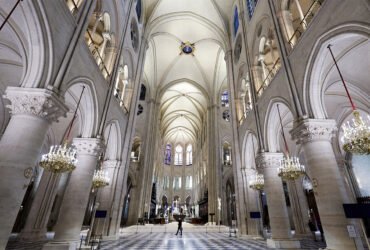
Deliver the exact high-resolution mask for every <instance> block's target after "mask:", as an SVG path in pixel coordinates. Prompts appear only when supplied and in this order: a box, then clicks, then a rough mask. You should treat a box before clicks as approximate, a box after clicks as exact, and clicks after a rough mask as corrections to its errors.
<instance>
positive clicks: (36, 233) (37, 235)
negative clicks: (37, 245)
mask: <svg viewBox="0 0 370 250" xmlns="http://www.w3.org/2000/svg"><path fill="white" fill-rule="evenodd" d="M17 238H18V239H20V240H21V241H42V240H46V239H47V237H46V231H41V230H31V231H24V232H21V233H20V234H19V235H18V237H17Z"/></svg>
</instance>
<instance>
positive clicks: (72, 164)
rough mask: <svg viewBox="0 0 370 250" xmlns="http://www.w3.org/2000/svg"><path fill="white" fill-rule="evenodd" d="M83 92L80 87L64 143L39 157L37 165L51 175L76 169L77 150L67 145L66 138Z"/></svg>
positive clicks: (52, 147)
mask: <svg viewBox="0 0 370 250" xmlns="http://www.w3.org/2000/svg"><path fill="white" fill-rule="evenodd" d="M84 91H85V86H82V91H81V94H80V98H79V100H78V103H77V107H76V110H75V112H74V115H73V118H72V120H71V122H70V124H69V126H68V128H67V130H68V132H67V136H66V139H65V140H64V143H63V144H61V145H54V146H51V147H50V150H49V153H47V154H44V155H42V156H41V161H40V163H39V165H40V167H42V168H44V169H45V170H47V171H50V172H52V173H65V172H71V171H73V170H74V169H75V168H76V164H77V150H76V147H75V146H74V145H73V144H72V145H68V137H69V135H70V133H71V129H72V126H73V123H74V121H75V120H76V117H77V110H78V107H79V106H80V103H81V98H82V94H83V93H84Z"/></svg>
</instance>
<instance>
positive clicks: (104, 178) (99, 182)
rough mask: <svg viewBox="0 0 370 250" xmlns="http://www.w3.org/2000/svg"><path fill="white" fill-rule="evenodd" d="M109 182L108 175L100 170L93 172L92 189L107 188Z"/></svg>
mask: <svg viewBox="0 0 370 250" xmlns="http://www.w3.org/2000/svg"><path fill="white" fill-rule="evenodd" d="M109 182H110V178H109V177H108V173H107V172H106V171H104V170H102V169H99V170H95V172H94V177H93V181H92V185H93V188H102V187H105V186H108V185H109Z"/></svg>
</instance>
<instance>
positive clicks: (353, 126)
mask: <svg viewBox="0 0 370 250" xmlns="http://www.w3.org/2000/svg"><path fill="white" fill-rule="evenodd" d="M331 46H332V45H331V44H329V45H328V47H327V48H328V49H329V51H330V55H331V57H332V58H333V61H334V64H335V67H336V68H337V70H338V73H339V76H340V79H341V81H342V83H343V86H344V89H345V90H346V94H347V97H348V99H349V102H350V103H351V107H352V114H353V117H354V118H353V119H352V120H351V121H348V122H347V123H344V124H343V125H342V131H343V137H342V141H343V143H344V144H343V149H344V151H346V152H348V153H352V154H360V155H364V154H370V117H369V116H367V118H366V119H364V118H362V117H361V115H360V112H359V111H358V110H357V109H356V106H355V104H354V102H353V100H352V98H351V95H350V94H349V91H348V88H347V85H346V83H345V81H344V78H343V75H342V73H341V71H340V69H339V66H338V64H337V61H336V60H335V57H334V54H333V51H332V50H331Z"/></svg>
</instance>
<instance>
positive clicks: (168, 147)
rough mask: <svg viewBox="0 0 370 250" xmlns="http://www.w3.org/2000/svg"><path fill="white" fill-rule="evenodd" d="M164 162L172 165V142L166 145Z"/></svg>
mask: <svg viewBox="0 0 370 250" xmlns="http://www.w3.org/2000/svg"><path fill="white" fill-rule="evenodd" d="M164 164H166V165H171V144H167V145H166V150H165V153H164Z"/></svg>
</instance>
